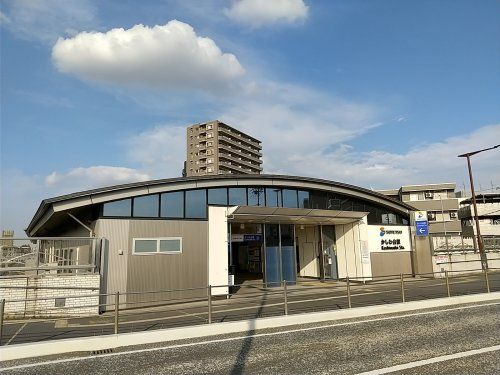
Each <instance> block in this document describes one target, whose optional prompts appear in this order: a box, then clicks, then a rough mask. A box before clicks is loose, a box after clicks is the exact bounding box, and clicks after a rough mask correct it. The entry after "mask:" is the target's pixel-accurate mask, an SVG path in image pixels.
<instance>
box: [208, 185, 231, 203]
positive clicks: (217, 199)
mask: <svg viewBox="0 0 500 375" xmlns="http://www.w3.org/2000/svg"><path fill="white" fill-rule="evenodd" d="M208 204H220V205H223V206H227V189H226V188H220V189H208Z"/></svg>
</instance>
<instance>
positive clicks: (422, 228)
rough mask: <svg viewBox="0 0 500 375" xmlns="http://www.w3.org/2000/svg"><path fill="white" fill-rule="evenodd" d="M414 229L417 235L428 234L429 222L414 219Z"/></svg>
mask: <svg viewBox="0 0 500 375" xmlns="http://www.w3.org/2000/svg"><path fill="white" fill-rule="evenodd" d="M415 231H416V232H417V236H428V235H429V223H428V222H427V221H415Z"/></svg>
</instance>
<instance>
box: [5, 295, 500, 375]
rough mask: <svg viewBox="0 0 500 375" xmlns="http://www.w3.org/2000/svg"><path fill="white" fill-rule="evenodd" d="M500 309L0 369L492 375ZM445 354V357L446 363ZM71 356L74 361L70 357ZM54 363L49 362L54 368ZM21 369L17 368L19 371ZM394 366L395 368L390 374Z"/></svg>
mask: <svg viewBox="0 0 500 375" xmlns="http://www.w3.org/2000/svg"><path fill="white" fill-rule="evenodd" d="M499 316H500V302H498V301H497V302H495V303H484V304H475V305H467V306H460V307H456V306H455V307H448V308H441V309H434V310H429V311H417V312H413V313H406V314H402V315H397V314H393V315H391V316H382V317H371V318H369V319H357V320H345V321H340V322H334V323H332V322H323V323H321V324H313V325H299V326H293V327H286V328H280V329H273V330H262V331H249V332H247V334H245V335H241V334H233V335H225V336H218V337H211V338H204V339H203V341H201V342H196V341H187V340H185V341H180V342H175V343H169V344H168V345H166V346H165V345H164V344H163V345H164V346H162V345H161V344H159V345H150V346H142V347H135V348H126V349H123V350H121V351H116V352H114V353H111V354H106V355H98V356H90V355H88V353H85V354H79V355H78V356H76V357H67V356H66V357H52V358H44V359H37V360H35V361H36V362H35V363H33V361H34V360H25V361H24V362H23V361H18V362H15V363H13V362H11V363H3V364H2V366H3V368H1V369H0V372H1V373H2V374H3V373H6V374H37V375H38V374H42V373H43V374H47V375H49V374H69V373H76V374H102V373H106V374H108V375H113V374H120V375H123V374H135V375H141V374H179V375H181V374H201V373H202V374H243V373H246V374H361V373H365V372H367V373H371V374H374V373H378V374H381V373H392V374H405V375H407V374H477V375H481V374H498V373H500V322H499ZM450 355H453V356H451V357H450ZM73 356H74V355H73ZM54 361H56V362H54ZM23 366H25V367H23ZM394 366H400V367H394Z"/></svg>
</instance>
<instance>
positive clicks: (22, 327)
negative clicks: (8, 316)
mask: <svg viewBox="0 0 500 375" xmlns="http://www.w3.org/2000/svg"><path fill="white" fill-rule="evenodd" d="M28 323H29V319H28V321H26V323H24V324H23V325H22V326H21V327H20V328H19V329H18V330H17V331H16V333H14V334H13V335H12V337H11V338H10V339H9V341H7V343H6V344H5V345H9V344H10V342H11V341H12V340H14V339H15V338H16V336H17V335H19V333H20V332H21V331H22V330H23V329H24V327H26V325H27V324H28Z"/></svg>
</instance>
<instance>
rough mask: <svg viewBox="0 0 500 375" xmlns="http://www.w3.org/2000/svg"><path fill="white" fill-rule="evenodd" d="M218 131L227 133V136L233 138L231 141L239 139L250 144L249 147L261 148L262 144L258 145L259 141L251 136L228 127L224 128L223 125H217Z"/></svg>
mask: <svg viewBox="0 0 500 375" xmlns="http://www.w3.org/2000/svg"><path fill="white" fill-rule="evenodd" d="M219 133H225V134H228V135H229V136H230V137H229V138H231V139H232V140H233V142H238V141H241V142H245V143H246V144H247V145H250V146H251V147H255V148H257V149H259V150H261V149H262V146H261V145H260V143H259V142H257V141H254V140H253V139H251V138H248V137H245V136H242V135H240V134H239V133H236V132H234V131H232V130H230V129H227V128H224V127H223V126H219Z"/></svg>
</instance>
